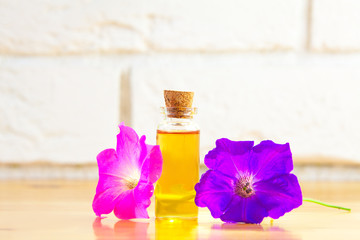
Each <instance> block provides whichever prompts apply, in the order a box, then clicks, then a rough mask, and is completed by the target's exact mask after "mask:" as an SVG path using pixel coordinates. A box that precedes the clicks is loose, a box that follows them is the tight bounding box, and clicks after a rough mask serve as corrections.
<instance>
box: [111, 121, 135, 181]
mask: <svg viewBox="0 0 360 240" xmlns="http://www.w3.org/2000/svg"><path fill="white" fill-rule="evenodd" d="M119 127H120V133H119V134H118V135H117V146H116V152H117V155H118V158H119V163H118V167H117V168H116V174H117V175H120V176H126V177H131V178H134V179H138V178H139V177H140V169H141V161H139V159H140V153H141V146H140V142H139V137H138V135H137V133H136V132H135V131H134V129H132V128H131V127H127V126H125V125H123V124H120V126H119Z"/></svg>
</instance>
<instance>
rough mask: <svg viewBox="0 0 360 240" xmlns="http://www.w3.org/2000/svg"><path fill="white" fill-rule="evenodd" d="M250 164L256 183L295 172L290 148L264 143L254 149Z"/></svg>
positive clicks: (270, 142) (268, 142)
mask: <svg viewBox="0 0 360 240" xmlns="http://www.w3.org/2000/svg"><path fill="white" fill-rule="evenodd" d="M250 164H251V165H250V169H251V171H252V173H253V175H254V178H255V181H256V180H257V179H258V180H266V179H270V178H272V177H274V176H276V175H281V174H287V173H290V172H291V171H292V170H293V161H292V155H291V151H290V146H289V144H288V143H286V144H276V143H274V142H272V141H269V140H267V141H262V142H261V143H260V144H258V145H256V146H255V147H254V148H253V152H252V156H251V162H250Z"/></svg>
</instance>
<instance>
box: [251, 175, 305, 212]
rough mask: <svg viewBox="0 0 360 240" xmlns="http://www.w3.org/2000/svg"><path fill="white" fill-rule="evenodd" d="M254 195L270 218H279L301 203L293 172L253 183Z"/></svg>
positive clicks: (300, 195) (296, 180) (297, 182)
mask: <svg viewBox="0 0 360 240" xmlns="http://www.w3.org/2000/svg"><path fill="white" fill-rule="evenodd" d="M254 190H255V195H256V196H257V197H258V198H259V199H260V201H261V202H262V204H263V206H264V207H265V208H266V209H267V211H268V212H269V216H270V217H272V218H275V219H277V218H279V217H281V216H283V215H284V214H285V213H287V212H290V211H291V210H293V209H294V208H297V207H299V206H300V205H301V204H302V193H301V188H300V185H299V181H298V179H297V177H296V176H295V175H294V174H284V175H280V176H276V177H274V178H271V179H268V180H266V181H260V182H257V183H255V185H254Z"/></svg>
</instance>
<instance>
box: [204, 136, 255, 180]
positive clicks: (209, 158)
mask: <svg viewBox="0 0 360 240" xmlns="http://www.w3.org/2000/svg"><path fill="white" fill-rule="evenodd" d="M253 146H254V142H253V141H231V140H229V139H227V138H221V139H218V140H217V141H216V148H214V149H213V150H211V151H210V152H209V153H208V154H207V155H206V156H205V160H204V162H205V165H206V166H207V167H208V168H210V169H213V170H217V171H219V172H221V173H223V174H224V175H226V176H228V177H232V178H238V177H239V173H241V172H244V171H246V170H247V169H248V168H249V167H248V165H249V157H250V153H251V149H252V147H253Z"/></svg>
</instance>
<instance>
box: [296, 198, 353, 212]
mask: <svg viewBox="0 0 360 240" xmlns="http://www.w3.org/2000/svg"><path fill="white" fill-rule="evenodd" d="M303 201H304V202H312V203H317V204H320V205H323V206H325V207H331V208H337V209H342V210H345V211H349V212H350V211H351V209H350V208H345V207H340V206H335V205H331V204H327V203H324V202H320V201H318V200H315V199H311V198H303Z"/></svg>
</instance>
